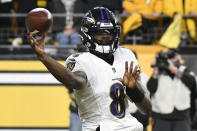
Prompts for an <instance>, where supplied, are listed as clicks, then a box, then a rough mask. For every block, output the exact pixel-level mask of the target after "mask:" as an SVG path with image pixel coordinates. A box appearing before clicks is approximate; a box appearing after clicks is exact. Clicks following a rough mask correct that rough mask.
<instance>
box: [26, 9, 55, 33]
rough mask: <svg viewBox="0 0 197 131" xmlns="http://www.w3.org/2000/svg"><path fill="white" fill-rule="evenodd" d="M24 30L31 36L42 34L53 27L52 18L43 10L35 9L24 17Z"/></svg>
mask: <svg viewBox="0 0 197 131" xmlns="http://www.w3.org/2000/svg"><path fill="white" fill-rule="evenodd" d="M25 23H26V28H27V30H28V31H29V32H31V33H32V34H37V33H38V34H44V33H46V32H48V31H49V29H50V28H51V27H52V25H53V16H52V14H51V13H50V12H49V11H48V10H47V9H45V8H35V9H33V10H31V11H30V12H29V13H28V14H27V16H26V20H25Z"/></svg>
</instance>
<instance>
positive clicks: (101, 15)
mask: <svg viewBox="0 0 197 131" xmlns="http://www.w3.org/2000/svg"><path fill="white" fill-rule="evenodd" d="M81 37H82V40H83V44H84V45H85V46H86V47H87V48H88V49H89V51H88V52H84V53H78V54H73V55H71V56H70V57H68V58H67V60H66V68H65V67H64V66H62V65H61V64H59V63H58V62H56V61H55V60H54V59H52V58H51V57H49V56H48V55H47V54H46V53H45V52H44V38H45V35H43V36H42V39H40V40H35V39H34V38H33V37H32V35H31V33H30V32H29V33H28V40H29V41H30V43H31V46H32V48H33V50H34V51H35V53H36V54H37V56H38V58H39V60H40V61H41V62H42V63H43V64H44V65H45V66H46V67H47V69H48V70H49V71H50V72H51V74H53V76H54V77H55V78H57V79H58V80H59V81H60V82H62V83H63V84H64V85H65V86H69V87H72V88H73V89H74V92H75V97H76V102H77V104H78V109H79V115H80V119H81V121H82V126H83V127H82V128H83V129H82V130H83V131H95V130H97V131H99V130H100V131H115V130H116V131H142V130H143V126H142V124H141V123H139V122H138V121H137V120H136V119H135V118H134V117H132V116H131V115H130V114H129V112H128V111H127V108H128V100H130V101H132V102H134V103H135V104H136V105H137V106H138V108H139V109H140V111H142V112H143V113H150V112H151V103H150V101H149V100H148V99H147V98H146V96H145V95H144V92H143V91H142V90H141V89H142V88H141V87H140V86H141V84H140V81H139V68H138V62H137V60H136V58H135V56H134V54H133V52H132V51H130V50H129V49H126V48H123V47H119V39H120V25H119V23H118V21H117V18H116V17H115V16H114V14H113V13H112V12H111V11H110V10H108V9H107V8H105V7H95V8H93V9H91V10H90V11H88V12H87V14H85V16H84V17H83V19H82V25H81Z"/></svg>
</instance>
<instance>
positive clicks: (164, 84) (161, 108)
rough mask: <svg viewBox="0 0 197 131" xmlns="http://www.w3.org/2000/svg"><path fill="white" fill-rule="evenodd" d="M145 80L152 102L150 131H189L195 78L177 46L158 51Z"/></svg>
mask: <svg viewBox="0 0 197 131" xmlns="http://www.w3.org/2000/svg"><path fill="white" fill-rule="evenodd" d="M151 66H152V67H153V68H154V71H153V74H152V76H151V78H150V79H149V81H148V83H147V88H148V90H149V91H150V94H151V102H152V105H153V111H152V118H153V125H152V126H153V131H191V122H192V119H193V117H194V113H195V99H196V97H197V95H196V80H195V77H194V76H193V75H192V73H190V71H189V69H188V68H187V67H186V66H185V65H183V64H182V58H181V55H180V54H179V52H178V50H177V49H170V50H169V51H167V52H163V51H160V52H159V53H158V54H157V56H156V58H155V60H154V61H153V63H152V65H151Z"/></svg>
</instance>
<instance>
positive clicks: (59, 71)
mask: <svg viewBox="0 0 197 131" xmlns="http://www.w3.org/2000/svg"><path fill="white" fill-rule="evenodd" d="M38 58H39V59H40V61H41V62H42V63H43V64H44V65H45V66H46V68H47V69H48V70H49V72H50V73H51V74H52V75H53V76H54V77H55V78H56V79H57V80H58V81H60V82H61V83H63V84H64V85H65V86H69V87H72V88H74V89H81V88H83V87H85V86H86V78H85V77H84V75H82V74H80V73H73V72H71V71H69V70H67V69H66V68H65V67H64V66H63V65H61V64H60V63H58V62H56V61H55V60H54V59H52V58H51V57H49V56H48V55H47V54H45V53H43V54H42V55H39V56H38Z"/></svg>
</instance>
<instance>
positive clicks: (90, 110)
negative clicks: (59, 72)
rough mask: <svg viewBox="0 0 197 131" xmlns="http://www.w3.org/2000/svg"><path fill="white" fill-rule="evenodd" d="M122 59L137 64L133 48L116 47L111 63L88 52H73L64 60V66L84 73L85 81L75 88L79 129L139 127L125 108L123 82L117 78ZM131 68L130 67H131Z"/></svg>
mask: <svg viewBox="0 0 197 131" xmlns="http://www.w3.org/2000/svg"><path fill="white" fill-rule="evenodd" d="M125 61H128V63H129V65H130V62H131V61H133V62H134V67H135V66H136V65H138V62H137V60H136V58H135V55H134V54H133V52H132V51H131V50H129V49H127V48H123V47H119V48H118V49H117V50H116V51H115V52H114V62H113V65H110V64H108V63H107V62H105V61H104V60H103V59H101V58H99V57H97V56H95V55H93V54H91V53H89V52H86V53H81V54H74V55H71V56H70V57H68V59H67V60H66V66H67V68H69V69H70V70H72V72H75V71H83V72H85V73H86V75H87V79H88V85H87V87H86V88H84V89H82V90H75V97H76V101H77V104H78V109H79V115H80V118H81V121H82V123H83V131H95V130H96V127H98V126H100V130H101V131H142V130H143V127H142V125H141V123H139V122H138V121H137V120H136V119H135V118H134V117H132V116H131V115H130V114H129V112H128V111H127V108H128V98H127V97H126V95H125V94H126V93H125V89H124V86H123V85H122V83H121V82H120V81H118V80H117V79H118V78H123V76H124V72H125ZM133 69H134V68H133Z"/></svg>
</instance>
